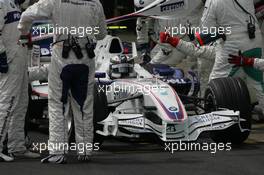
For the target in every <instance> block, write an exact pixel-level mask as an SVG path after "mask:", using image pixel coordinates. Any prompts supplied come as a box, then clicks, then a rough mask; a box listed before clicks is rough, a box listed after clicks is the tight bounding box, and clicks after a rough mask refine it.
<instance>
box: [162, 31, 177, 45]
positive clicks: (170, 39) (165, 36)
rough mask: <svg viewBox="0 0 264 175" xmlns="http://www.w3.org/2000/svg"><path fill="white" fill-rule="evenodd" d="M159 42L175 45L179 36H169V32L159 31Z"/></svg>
mask: <svg viewBox="0 0 264 175" xmlns="http://www.w3.org/2000/svg"><path fill="white" fill-rule="evenodd" d="M160 42H161V43H169V44H170V45H172V46H173V47H177V45H178V44H179V42H180V38H178V37H171V36H170V34H168V33H166V32H160Z"/></svg>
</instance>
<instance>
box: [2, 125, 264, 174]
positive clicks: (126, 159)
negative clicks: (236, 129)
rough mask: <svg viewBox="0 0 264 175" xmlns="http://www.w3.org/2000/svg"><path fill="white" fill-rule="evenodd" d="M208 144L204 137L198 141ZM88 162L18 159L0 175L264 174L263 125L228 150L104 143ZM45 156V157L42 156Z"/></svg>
mask: <svg viewBox="0 0 264 175" xmlns="http://www.w3.org/2000/svg"><path fill="white" fill-rule="evenodd" d="M30 135H31V137H32V139H33V140H34V142H35V143H36V142H43V141H47V138H48V137H47V134H43V133H40V132H36V131H34V132H31V133H30ZM204 141H209V142H210V140H209V139H207V138H203V139H201V140H199V142H204ZM101 149H102V150H101V151H100V152H98V153H96V155H95V156H94V158H93V160H92V161H91V162H90V163H79V162H78V161H76V159H75V157H74V154H70V156H69V159H68V164H66V165H52V164H41V163H40V161H39V160H25V159H20V160H17V161H15V162H12V163H0V175H53V174H54V175H65V174H69V175H77V174H99V175H100V174H102V175H112V174H113V175H119V174H120V175H130V174H131V175H137V174H144V175H145V174H151V175H155V174H162V175H165V174H166V175H174V174H180V175H182V174H195V175H209V174H210V175H251V174H252V175H263V173H264V124H255V125H254V127H253V131H252V134H251V136H250V138H249V139H248V140H247V141H246V143H245V144H244V145H242V146H240V147H236V148H232V150H231V151H218V152H217V153H216V154H211V153H210V152H208V151H204V152H201V151H182V152H180V151H178V152H175V153H174V154H170V153H169V152H166V151H164V147H162V146H160V145H158V144H154V143H138V142H124V141H122V140H121V141H120V140H115V139H109V140H107V141H106V142H105V143H104V144H103V145H102V147H101ZM42 156H45V155H42Z"/></svg>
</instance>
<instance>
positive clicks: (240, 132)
mask: <svg viewBox="0 0 264 175" xmlns="http://www.w3.org/2000/svg"><path fill="white" fill-rule="evenodd" d="M95 51H96V55H97V58H96V59H97V60H96V62H97V66H96V70H97V73H96V77H95V78H96V79H97V83H96V88H95V91H94V96H95V101H94V103H95V105H94V125H95V140H96V141H98V142H102V141H103V138H104V137H105V136H115V137H128V138H140V137H141V136H143V135H145V134H154V135H156V136H157V137H158V138H159V139H160V140H161V141H163V142H174V141H195V140H197V139H198V137H199V135H200V134H201V133H203V132H210V133H211V134H210V135H211V137H212V139H213V140H214V141H216V142H231V143H233V144H240V143H242V142H243V141H244V140H246V139H247V137H248V136H249V133H250V129H251V122H250V121H251V108H252V107H251V102H250V97H249V92H248V89H247V86H246V84H245V83H244V82H243V81H242V80H241V79H234V78H221V79H216V80H213V81H211V82H210V83H209V85H208V88H207V89H206V91H205V96H204V98H199V97H198V95H197V94H198V91H199V81H198V79H197V77H196V76H195V74H194V73H192V72H190V73H189V74H190V75H189V77H188V76H185V75H184V72H183V71H182V70H180V69H177V68H172V67H169V66H166V65H152V64H149V63H144V62H143V63H142V62H140V63H137V62H138V61H137V59H138V58H139V56H137V49H136V45H135V43H126V42H122V41H121V40H120V39H119V38H118V37H113V36H107V37H106V38H105V39H104V40H103V41H99V42H98V43H97V46H96V50H95ZM32 90H33V92H34V94H32V95H33V96H35V97H37V98H34V99H35V100H36V99H38V98H39V99H42V100H43V99H44V100H45V99H46V100H47V83H44V84H41V83H40V82H34V83H32ZM45 105H47V104H45ZM45 108H46V107H45V106H42V110H43V109H45ZM34 109H37V108H34ZM42 116H43V115H42ZM42 116H41V117H42ZM46 117H48V116H46ZM68 123H69V125H68V126H69V127H68V129H69V135H71V137H73V136H74V129H73V124H72V119H68Z"/></svg>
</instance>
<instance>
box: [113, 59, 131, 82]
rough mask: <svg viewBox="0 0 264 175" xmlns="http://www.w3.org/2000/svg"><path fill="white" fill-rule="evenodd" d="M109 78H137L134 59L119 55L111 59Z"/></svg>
mask: <svg viewBox="0 0 264 175" xmlns="http://www.w3.org/2000/svg"><path fill="white" fill-rule="evenodd" d="M109 76H110V78H112V79H117V78H135V77H136V73H135V71H134V59H131V58H130V57H129V56H127V55H117V56H114V57H112V58H111V59H110V66H109Z"/></svg>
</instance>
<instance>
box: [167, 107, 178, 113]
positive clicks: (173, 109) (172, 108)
mask: <svg viewBox="0 0 264 175" xmlns="http://www.w3.org/2000/svg"><path fill="white" fill-rule="evenodd" d="M169 110H170V111H172V112H176V111H178V108H177V107H175V106H172V107H169Z"/></svg>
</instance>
